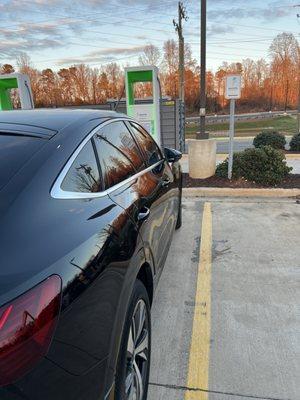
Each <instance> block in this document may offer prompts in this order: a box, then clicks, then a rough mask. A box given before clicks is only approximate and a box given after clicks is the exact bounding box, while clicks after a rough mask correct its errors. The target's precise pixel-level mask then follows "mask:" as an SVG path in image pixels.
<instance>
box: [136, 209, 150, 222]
mask: <svg viewBox="0 0 300 400" xmlns="http://www.w3.org/2000/svg"><path fill="white" fill-rule="evenodd" d="M149 215H150V209H149V208H148V207H143V208H142V209H141V211H140V212H139V215H138V220H139V221H146V219H148V217H149Z"/></svg>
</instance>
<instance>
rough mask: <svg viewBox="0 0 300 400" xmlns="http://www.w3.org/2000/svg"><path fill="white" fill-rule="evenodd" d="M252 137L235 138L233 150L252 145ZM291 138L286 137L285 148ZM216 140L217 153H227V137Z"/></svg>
mask: <svg viewBox="0 0 300 400" xmlns="http://www.w3.org/2000/svg"><path fill="white" fill-rule="evenodd" d="M253 139H254V138H253V137H250V138H235V139H234V143H233V151H235V152H237V151H243V150H245V149H250V148H252V147H253ZM290 140H291V138H290V137H287V138H286V141H287V145H286V149H287V150H288V149H289V143H290ZM216 141H217V154H228V152H229V138H218V139H216ZM188 146H189V140H188V139H187V140H186V144H185V153H187V152H188Z"/></svg>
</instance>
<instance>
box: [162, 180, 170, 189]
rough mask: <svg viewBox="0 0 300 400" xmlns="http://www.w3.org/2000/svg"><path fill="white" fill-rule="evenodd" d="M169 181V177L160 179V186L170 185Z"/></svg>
mask: <svg viewBox="0 0 300 400" xmlns="http://www.w3.org/2000/svg"><path fill="white" fill-rule="evenodd" d="M170 183H171V181H170V179H166V180H164V181H162V183H161V185H162V187H168V186H169V185H170Z"/></svg>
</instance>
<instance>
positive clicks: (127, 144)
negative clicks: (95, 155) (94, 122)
mask: <svg viewBox="0 0 300 400" xmlns="http://www.w3.org/2000/svg"><path fill="white" fill-rule="evenodd" d="M99 135H100V136H101V137H102V138H103V139H105V140H106V141H107V142H109V143H110V144H112V145H113V146H114V147H115V148H117V149H118V150H119V151H121V152H122V153H123V154H124V155H125V156H126V157H127V158H128V160H130V162H131V163H132V164H133V166H134V168H135V170H136V171H141V170H142V169H144V168H145V165H144V160H143V157H142V155H141V153H140V151H139V148H138V146H137V144H136V142H135V141H134V139H133V137H132V135H131V133H130V132H129V130H128V128H127V126H126V125H125V124H124V122H122V121H116V122H112V123H110V124H108V125H105V126H104V127H102V128H101V130H100V132H99Z"/></svg>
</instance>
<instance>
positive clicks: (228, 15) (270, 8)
mask: <svg viewBox="0 0 300 400" xmlns="http://www.w3.org/2000/svg"><path fill="white" fill-rule="evenodd" d="M219 2H220V3H222V1H219ZM246 4H249V2H247V3H246V2H245V5H244V6H243V7H240V6H238V4H237V5H236V6H235V7H223V8H222V9H220V8H217V9H213V10H210V11H209V12H208V18H209V19H210V20H214V21H219V20H220V21H221V20H222V21H224V20H226V21H227V20H241V19H246V18H254V19H260V20H270V21H272V22H274V21H275V20H276V19H280V18H283V17H286V16H289V15H291V14H292V13H293V12H294V9H293V7H291V3H284V2H282V1H280V2H279V1H273V2H271V3H269V4H266V5H263V6H260V7H255V6H254V7H253V6H251V5H250V6H249V7H248V6H247V5H246Z"/></svg>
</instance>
